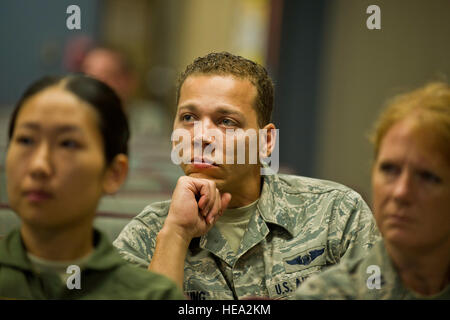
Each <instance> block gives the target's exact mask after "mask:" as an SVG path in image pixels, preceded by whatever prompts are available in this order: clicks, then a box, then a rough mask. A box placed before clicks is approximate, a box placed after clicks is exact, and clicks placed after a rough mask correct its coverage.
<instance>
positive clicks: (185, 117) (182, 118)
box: [181, 114, 194, 122]
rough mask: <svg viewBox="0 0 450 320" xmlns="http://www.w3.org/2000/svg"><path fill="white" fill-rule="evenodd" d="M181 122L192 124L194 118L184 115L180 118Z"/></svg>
mask: <svg viewBox="0 0 450 320" xmlns="http://www.w3.org/2000/svg"><path fill="white" fill-rule="evenodd" d="M181 120H183V121H185V122H192V121H194V117H193V116H192V115H191V114H185V115H182V116H181Z"/></svg>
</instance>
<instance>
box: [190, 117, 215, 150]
mask: <svg viewBox="0 0 450 320" xmlns="http://www.w3.org/2000/svg"><path fill="white" fill-rule="evenodd" d="M214 129H215V125H214V122H213V121H211V120H209V119H206V120H202V121H196V122H195V123H194V146H196V147H203V146H205V145H209V144H211V143H213V142H214V136H213V135H211V134H210V133H211V131H212V130H214Z"/></svg>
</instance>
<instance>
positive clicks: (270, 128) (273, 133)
mask: <svg viewBox="0 0 450 320" xmlns="http://www.w3.org/2000/svg"><path fill="white" fill-rule="evenodd" d="M262 130H265V132H266V135H265V136H266V139H265V140H266V141H265V145H262V146H261V149H260V150H261V155H262V156H264V157H270V155H271V154H272V152H273V149H274V148H275V142H276V141H277V139H276V138H277V130H276V128H275V125H274V124H273V123H269V124H267V125H265V126H264V128H262ZM262 143H264V141H262Z"/></svg>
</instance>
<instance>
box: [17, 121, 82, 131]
mask: <svg viewBox="0 0 450 320" xmlns="http://www.w3.org/2000/svg"><path fill="white" fill-rule="evenodd" d="M19 128H27V129H31V130H40V129H41V126H40V125H39V123H36V122H25V123H22V124H21V125H20V126H19ZM52 131H55V132H56V133H66V132H73V131H78V132H81V131H82V130H81V129H80V128H79V127H78V126H75V125H71V124H64V125H61V126H57V127H56V128H54V129H52Z"/></svg>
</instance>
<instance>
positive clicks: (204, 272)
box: [114, 174, 379, 299]
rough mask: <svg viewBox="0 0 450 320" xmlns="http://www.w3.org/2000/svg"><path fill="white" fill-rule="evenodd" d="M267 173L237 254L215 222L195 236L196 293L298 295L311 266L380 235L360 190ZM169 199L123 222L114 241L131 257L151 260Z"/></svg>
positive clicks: (190, 287)
mask: <svg viewBox="0 0 450 320" xmlns="http://www.w3.org/2000/svg"><path fill="white" fill-rule="evenodd" d="M263 179H264V183H263V187H262V191H261V196H260V199H259V201H258V205H257V210H256V212H255V214H254V215H253V216H252V217H251V218H250V221H249V224H248V227H247V231H246V232H245V234H244V238H243V239H242V242H241V245H240V248H239V251H238V253H237V254H235V253H234V252H233V251H232V249H231V248H230V247H229V245H228V243H227V241H226V240H225V239H224V237H222V235H221V234H220V232H219V231H218V229H217V228H216V227H215V226H214V227H213V228H212V229H211V230H210V231H209V232H208V233H207V234H206V235H205V236H203V237H201V238H195V239H193V240H192V242H191V244H190V246H189V250H188V253H187V257H186V261H185V268H184V270H185V274H184V279H185V281H184V291H185V294H187V295H188V296H189V297H190V298H192V299H242V298H251V297H267V298H272V299H289V298H293V296H294V293H295V290H296V288H297V286H298V285H299V284H300V283H301V282H302V281H304V280H305V279H306V278H307V277H309V276H310V275H311V274H313V273H317V272H319V271H321V270H322V269H324V268H326V267H328V266H330V265H334V264H336V263H338V262H339V261H341V259H349V258H353V257H360V256H363V255H365V254H366V252H367V250H368V249H369V248H371V247H372V245H373V244H374V243H375V242H376V240H377V239H378V238H379V233H378V229H377V228H376V225H375V221H374V219H373V217H372V213H371V211H370V209H369V208H368V207H367V204H366V203H365V202H364V201H363V200H362V198H361V197H360V196H359V195H358V194H357V193H356V192H354V191H353V190H351V189H349V188H347V187H345V186H342V185H340V184H337V183H334V182H330V181H324V180H317V179H312V178H305V177H298V176H291V175H281V174H280V175H267V176H263ZM169 206H170V201H165V202H159V203H155V204H152V205H150V206H148V207H146V208H145V209H144V211H143V212H142V213H140V214H139V215H138V216H136V217H135V218H134V219H133V220H132V221H131V222H130V223H129V224H128V225H127V226H126V227H125V228H124V230H122V232H121V234H120V235H119V237H118V238H117V239H116V240H115V241H114V245H115V246H116V247H117V248H118V249H119V252H120V253H121V254H122V256H123V257H124V258H125V259H126V260H128V261H130V262H132V263H134V264H137V265H140V266H142V267H143V268H147V267H148V265H149V263H150V259H151V257H152V255H153V252H154V249H155V243H156V236H157V234H158V232H159V230H160V229H161V228H162V226H163V224H164V220H165V218H166V216H167V213H168V210H169Z"/></svg>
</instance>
